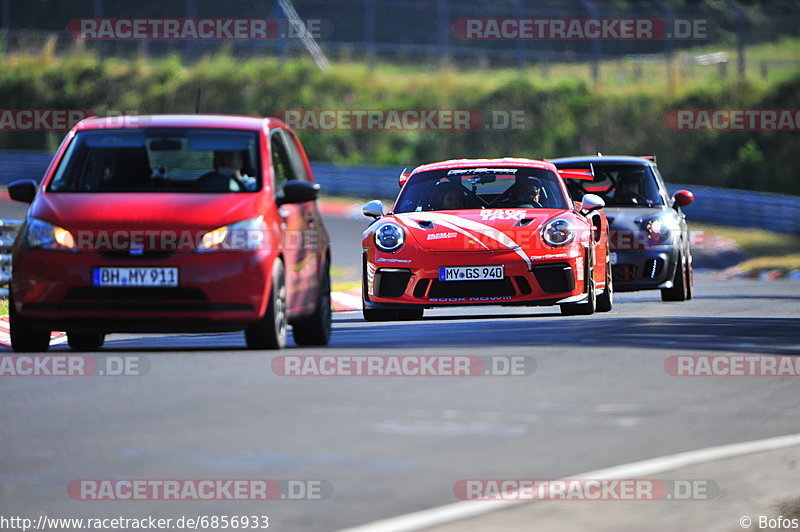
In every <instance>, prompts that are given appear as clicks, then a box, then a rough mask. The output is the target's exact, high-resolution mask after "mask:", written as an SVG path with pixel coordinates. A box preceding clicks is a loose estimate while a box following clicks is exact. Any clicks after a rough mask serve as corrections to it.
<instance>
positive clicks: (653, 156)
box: [639, 155, 658, 164]
mask: <svg viewBox="0 0 800 532" xmlns="http://www.w3.org/2000/svg"><path fill="white" fill-rule="evenodd" d="M639 158H640V159H647V160H648V161H653V162H654V163H655V164H658V163H657V162H656V156H655V155H640V156H639Z"/></svg>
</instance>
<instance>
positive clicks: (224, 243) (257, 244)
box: [197, 216, 267, 252]
mask: <svg viewBox="0 0 800 532" xmlns="http://www.w3.org/2000/svg"><path fill="white" fill-rule="evenodd" d="M266 227H267V226H266V224H265V223H264V217H263V216H258V217H256V218H250V219H249V220H242V221H241V222H236V223H232V224H229V225H223V226H222V227H218V228H216V229H214V230H213V231H209V232H208V233H206V234H204V235H203V236H202V237H201V238H200V240H199V242H198V243H197V251H200V252H207V251H223V250H238V251H247V250H256V249H263V248H264V240H265V236H266Z"/></svg>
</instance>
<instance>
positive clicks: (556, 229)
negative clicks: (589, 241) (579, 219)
mask: <svg viewBox="0 0 800 532" xmlns="http://www.w3.org/2000/svg"><path fill="white" fill-rule="evenodd" d="M542 239H543V240H544V241H545V242H546V243H547V245H548V246H552V247H559V246H566V245H567V244H569V243H570V242H572V241H573V240H575V231H574V230H573V229H572V226H571V225H570V223H569V220H565V219H564V218H556V219H555V220H550V221H549V222H547V224H546V225H545V226H544V229H543V230H542Z"/></svg>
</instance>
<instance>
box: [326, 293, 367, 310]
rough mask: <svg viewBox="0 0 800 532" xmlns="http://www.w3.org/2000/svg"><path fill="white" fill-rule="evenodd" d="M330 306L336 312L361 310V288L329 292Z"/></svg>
mask: <svg viewBox="0 0 800 532" xmlns="http://www.w3.org/2000/svg"><path fill="white" fill-rule="evenodd" d="M331 306H332V307H333V310H334V311H338V312H344V311H346V310H361V290H360V289H359V288H356V289H354V290H348V291H347V292H331Z"/></svg>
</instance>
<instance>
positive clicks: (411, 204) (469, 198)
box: [395, 167, 569, 213]
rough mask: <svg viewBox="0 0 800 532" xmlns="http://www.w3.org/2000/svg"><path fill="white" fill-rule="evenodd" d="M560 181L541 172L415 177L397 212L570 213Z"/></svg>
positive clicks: (465, 171)
mask: <svg viewBox="0 0 800 532" xmlns="http://www.w3.org/2000/svg"><path fill="white" fill-rule="evenodd" d="M559 179H560V178H559V177H558V176H556V174H555V173H553V172H551V171H550V170H544V169H541V168H525V167H523V168H457V169H446V170H431V171H428V172H420V173H418V174H414V175H413V176H411V178H410V179H409V182H408V183H407V184H406V186H405V187H404V188H403V191H402V192H401V193H400V197H399V198H398V199H397V203H396V205H395V212H398V213H401V212H419V211H439V210H462V209H484V208H528V209H537V208H543V209H568V208H569V203H568V201H567V198H566V197H565V194H564V192H563V189H562V187H561V183H560V182H559Z"/></svg>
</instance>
